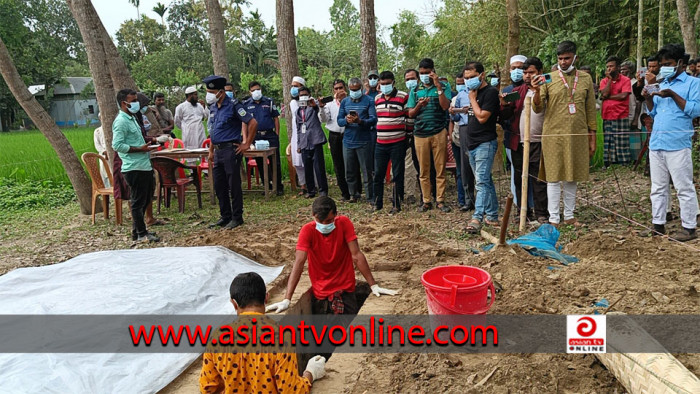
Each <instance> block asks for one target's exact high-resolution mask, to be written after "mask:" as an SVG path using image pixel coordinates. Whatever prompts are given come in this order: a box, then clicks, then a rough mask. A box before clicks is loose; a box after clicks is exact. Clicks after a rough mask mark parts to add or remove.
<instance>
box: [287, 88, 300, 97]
mask: <svg viewBox="0 0 700 394" xmlns="http://www.w3.org/2000/svg"><path fill="white" fill-rule="evenodd" d="M289 94H291V95H292V97H299V88H298V87H296V86H292V88H291V89H289Z"/></svg>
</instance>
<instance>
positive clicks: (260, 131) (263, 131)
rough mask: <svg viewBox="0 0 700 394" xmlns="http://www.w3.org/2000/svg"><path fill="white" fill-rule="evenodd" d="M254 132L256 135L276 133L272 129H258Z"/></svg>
mask: <svg viewBox="0 0 700 394" xmlns="http://www.w3.org/2000/svg"><path fill="white" fill-rule="evenodd" d="M256 134H257V135H268V134H269V135H272V134H276V133H275V132H274V131H273V130H258V131H257V132H256Z"/></svg>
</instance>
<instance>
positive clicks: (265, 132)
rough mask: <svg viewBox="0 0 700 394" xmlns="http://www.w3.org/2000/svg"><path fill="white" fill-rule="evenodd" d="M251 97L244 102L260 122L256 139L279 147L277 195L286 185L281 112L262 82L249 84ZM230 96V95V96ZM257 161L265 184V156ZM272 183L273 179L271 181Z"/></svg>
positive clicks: (282, 192) (279, 194) (247, 110)
mask: <svg viewBox="0 0 700 394" xmlns="http://www.w3.org/2000/svg"><path fill="white" fill-rule="evenodd" d="M248 91H249V92H250V98H249V99H248V100H246V101H245V102H243V106H244V107H245V109H246V112H249V113H251V114H252V115H253V117H254V118H255V120H256V121H257V122H258V131H257V133H256V134H255V140H256V141H258V140H260V141H263V140H264V141H268V142H269V143H270V148H277V152H276V153H275V155H276V156H277V179H276V180H274V181H276V182H277V195H278V196H281V195H283V194H284V185H282V166H281V164H280V118H279V116H280V113H279V112H277V109H276V108H275V105H274V103H273V102H272V99H271V98H269V97H265V96H263V94H262V88H261V86H260V82H258V81H252V82H251V83H249V84H248ZM227 93H228V92H227ZM229 97H230V96H229ZM255 162H256V163H257V164H258V169H261V170H260V177H261V178H262V180H263V184H265V172H264V171H262V168H263V167H262V166H263V158H262V157H256V158H255ZM269 165H270V169H269V171H270V174H272V163H270V164H269ZM270 184H272V181H271V182H270Z"/></svg>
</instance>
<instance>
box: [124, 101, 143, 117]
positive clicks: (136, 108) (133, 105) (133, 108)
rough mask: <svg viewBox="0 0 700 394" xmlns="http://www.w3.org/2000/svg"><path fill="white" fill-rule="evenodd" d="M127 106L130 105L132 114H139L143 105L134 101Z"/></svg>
mask: <svg viewBox="0 0 700 394" xmlns="http://www.w3.org/2000/svg"><path fill="white" fill-rule="evenodd" d="M127 104H129V112H131V113H132V114H135V113H137V112H139V110H140V109H141V104H140V103H139V102H138V101H134V102H131V103H127Z"/></svg>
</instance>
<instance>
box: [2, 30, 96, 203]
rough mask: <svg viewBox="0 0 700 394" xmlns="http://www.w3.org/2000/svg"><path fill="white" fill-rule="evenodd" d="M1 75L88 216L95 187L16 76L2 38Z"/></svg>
mask: <svg viewBox="0 0 700 394" xmlns="http://www.w3.org/2000/svg"><path fill="white" fill-rule="evenodd" d="M0 73H2V77H3V78H4V79H5V83H6V84H7V86H8V87H9V88H10V91H12V94H13V95H14V96H15V99H17V102H18V103H19V104H20V105H21V106H22V108H23V109H24V111H25V112H26V113H27V115H29V117H30V118H31V119H32V122H34V124H35V125H36V126H37V127H38V128H39V130H41V133H42V134H44V136H45V137H46V139H47V140H49V143H50V144H51V147H52V148H53V150H54V151H56V154H57V155H58V159H59V160H61V164H62V165H63V168H65V169H66V174H68V179H70V183H71V184H72V185H73V189H75V194H76V196H77V197H78V202H79V203H80V212H82V213H83V214H86V215H89V214H90V213H91V210H92V184H91V182H90V179H88V176H87V174H85V170H84V169H83V166H82V165H81V164H80V160H79V159H78V156H77V155H76V154H75V150H73V147H72V146H71V144H70V142H68V139H67V138H66V136H65V135H63V133H62V132H61V130H60V129H59V128H58V126H56V122H54V120H53V118H51V116H50V115H49V114H48V113H46V111H45V110H44V108H42V106H41V104H39V102H37V101H36V99H35V98H34V96H33V95H32V94H31V93H29V90H28V89H27V85H25V84H24V81H22V77H21V76H20V75H19V73H18V72H17V68H16V67H15V64H14V62H13V61H12V57H11V56H10V52H9V51H8V50H7V47H6V46H5V43H4V42H3V41H2V38H0Z"/></svg>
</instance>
